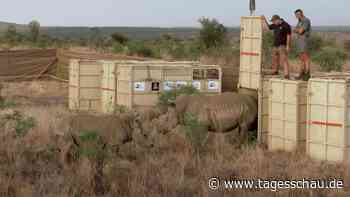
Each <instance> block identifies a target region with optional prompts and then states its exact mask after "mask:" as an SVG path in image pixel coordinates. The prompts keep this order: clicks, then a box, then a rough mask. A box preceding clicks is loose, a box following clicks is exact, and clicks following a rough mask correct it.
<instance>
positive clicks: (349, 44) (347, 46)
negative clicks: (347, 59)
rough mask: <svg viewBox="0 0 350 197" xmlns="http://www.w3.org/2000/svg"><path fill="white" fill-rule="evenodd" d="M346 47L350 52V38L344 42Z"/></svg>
mask: <svg viewBox="0 0 350 197" xmlns="http://www.w3.org/2000/svg"><path fill="white" fill-rule="evenodd" d="M344 48H345V50H346V51H347V52H350V40H346V41H345V42H344Z"/></svg>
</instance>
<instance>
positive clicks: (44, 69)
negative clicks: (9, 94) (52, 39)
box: [0, 49, 57, 81]
mask: <svg viewBox="0 0 350 197" xmlns="http://www.w3.org/2000/svg"><path fill="white" fill-rule="evenodd" d="M56 51H57V50H56V49H44V50H42V49H30V50H16V51H9V50H6V51H0V81H4V80H6V81H13V80H24V79H36V78H39V77H40V76H42V75H43V74H48V73H49V74H50V73H54V72H55V68H56V67H55V64H56V61H57V57H56Z"/></svg>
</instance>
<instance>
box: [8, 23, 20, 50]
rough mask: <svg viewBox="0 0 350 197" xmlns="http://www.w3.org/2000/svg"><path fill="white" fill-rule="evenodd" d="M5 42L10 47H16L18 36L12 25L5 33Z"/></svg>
mask: <svg viewBox="0 0 350 197" xmlns="http://www.w3.org/2000/svg"><path fill="white" fill-rule="evenodd" d="M5 40H6V42H7V43H8V44H9V45H10V47H13V46H15V45H16V43H17V40H18V36H17V30H16V27H15V26H14V25H10V26H9V27H8V28H7V31H6V33H5Z"/></svg>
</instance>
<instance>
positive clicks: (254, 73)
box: [238, 16, 263, 90]
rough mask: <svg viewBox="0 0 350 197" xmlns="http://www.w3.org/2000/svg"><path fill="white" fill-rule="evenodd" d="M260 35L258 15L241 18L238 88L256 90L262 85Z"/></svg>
mask: <svg viewBox="0 0 350 197" xmlns="http://www.w3.org/2000/svg"><path fill="white" fill-rule="evenodd" d="M262 37H263V22H262V18H261V17H260V16H245V17H242V18H241V44H240V68H239V85H238V87H239V88H240V87H242V88H249V89H255V90H258V89H259V88H260V86H261V85H262V84H261V83H260V82H261V71H262V43H263V42H262Z"/></svg>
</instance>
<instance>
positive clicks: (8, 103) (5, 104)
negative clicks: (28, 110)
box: [0, 98, 16, 109]
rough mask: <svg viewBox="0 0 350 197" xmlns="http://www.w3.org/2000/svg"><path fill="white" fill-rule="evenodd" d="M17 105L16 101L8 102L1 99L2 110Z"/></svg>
mask: <svg viewBox="0 0 350 197" xmlns="http://www.w3.org/2000/svg"><path fill="white" fill-rule="evenodd" d="M15 106H16V103H15V102H14V101H6V100H2V99H1V98H0V109H5V108H11V107H15Z"/></svg>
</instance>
